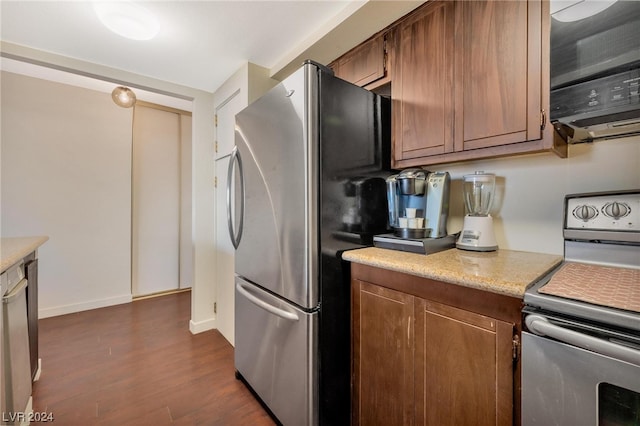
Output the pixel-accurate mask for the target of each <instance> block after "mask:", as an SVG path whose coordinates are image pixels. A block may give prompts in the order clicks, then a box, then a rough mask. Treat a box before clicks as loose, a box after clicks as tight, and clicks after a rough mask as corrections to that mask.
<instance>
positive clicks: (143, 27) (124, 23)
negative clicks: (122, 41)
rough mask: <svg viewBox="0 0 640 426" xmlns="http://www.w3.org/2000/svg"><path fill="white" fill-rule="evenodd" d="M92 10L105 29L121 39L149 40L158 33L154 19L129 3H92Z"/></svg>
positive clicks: (144, 9)
mask: <svg viewBox="0 0 640 426" xmlns="http://www.w3.org/2000/svg"><path fill="white" fill-rule="evenodd" d="M93 10H94V11H95V12H96V15H98V19H100V22H102V24H103V25H104V26H105V27H107V28H109V29H110V30H111V31H113V32H114V33H116V34H118V35H121V36H122V37H126V38H129V39H132V40H151V39H152V38H154V37H155V36H156V35H157V34H158V32H159V31H160V24H159V23H158V20H157V19H156V17H155V16H154V15H153V14H152V13H151V12H150V11H149V10H148V9H146V8H144V7H142V6H140V5H138V4H135V3H133V2H130V1H118V2H94V3H93Z"/></svg>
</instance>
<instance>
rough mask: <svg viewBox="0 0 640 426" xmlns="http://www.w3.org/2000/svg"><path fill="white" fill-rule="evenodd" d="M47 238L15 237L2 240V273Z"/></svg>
mask: <svg viewBox="0 0 640 426" xmlns="http://www.w3.org/2000/svg"><path fill="white" fill-rule="evenodd" d="M48 239H49V237H16V238H2V239H1V242H0V267H1V268H2V270H1V271H0V272H4V271H6V270H7V269H9V268H10V267H11V266H12V265H14V264H15V263H16V262H19V261H20V259H22V258H23V257H25V256H26V255H28V254H29V253H31V252H33V251H35V250H36V249H37V248H38V247H40V246H41V245H42V244H44V243H45V242H46V241H47V240H48Z"/></svg>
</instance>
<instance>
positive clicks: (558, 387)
mask: <svg viewBox="0 0 640 426" xmlns="http://www.w3.org/2000/svg"><path fill="white" fill-rule="evenodd" d="M534 319H535V321H533V320H534ZM525 322H526V324H527V327H528V328H529V330H531V332H526V331H525V332H523V333H522V425H523V426H533V425H541V426H548V425H584V426H587V425H593V426H596V425H597V426H614V425H616V426H617V425H632V424H633V425H637V424H640V344H639V343H638V342H636V341H634V340H635V338H634V337H633V336H629V335H625V334H624V333H613V334H610V333H609V331H610V330H602V329H598V328H597V327H593V326H588V327H587V329H586V330H585V333H582V332H580V331H577V328H578V327H576V324H575V323H573V322H571V321H569V322H568V323H567V324H559V322H562V321H557V319H556V318H554V319H549V318H545V317H541V316H539V315H527V317H526V319H525ZM536 322H538V324H537V326H536ZM565 326H568V328H567V327H565ZM534 332H535V333H537V334H542V335H537V334H534ZM543 335H544V336H543ZM549 336H554V338H549ZM627 337H631V339H630V340H629V339H627ZM561 340H564V341H561ZM567 342H569V343H567ZM578 346H582V347H578ZM585 348H589V349H585ZM623 359H624V360H623Z"/></svg>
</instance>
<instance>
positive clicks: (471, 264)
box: [342, 247, 563, 298]
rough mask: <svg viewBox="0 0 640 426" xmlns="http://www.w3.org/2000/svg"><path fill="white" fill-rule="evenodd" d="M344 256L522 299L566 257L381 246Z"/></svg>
mask: <svg viewBox="0 0 640 426" xmlns="http://www.w3.org/2000/svg"><path fill="white" fill-rule="evenodd" d="M342 258H343V259H345V260H348V261H350V262H355V263H361V264H364V265H369V266H375V267H379V268H384V269H389V270H392V271H397V272H404V273H406V274H411V275H417V276H420V277H424V278H430V279H434V280H438V281H443V282H448V283H452V284H458V285H462V286H465V287H472V288H476V289H480V290H486V291H491V292H494V293H499V294H505V295H507V296H515V297H519V298H522V296H523V295H524V292H525V290H526V289H527V288H528V287H529V286H530V285H531V284H533V283H534V282H536V281H537V280H538V279H539V278H541V277H542V276H544V275H545V274H546V273H547V272H549V271H550V270H551V269H553V268H554V267H556V266H557V265H559V264H560V263H561V262H562V260H563V258H562V256H559V255H553V254H544V253H532V252H525V251H514V250H503V249H500V250H497V251H493V252H473V251H465V250H458V249H455V248H454V249H449V250H445V251H441V252H438V253H432V254H429V255H424V254H416V253H408V252H404V251H397V250H389V249H382V248H378V247H367V248H363V249H359V250H351V251H347V252H345V253H344V254H343V255H342Z"/></svg>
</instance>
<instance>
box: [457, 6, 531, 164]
mask: <svg viewBox="0 0 640 426" xmlns="http://www.w3.org/2000/svg"><path fill="white" fill-rule="evenodd" d="M540 3H541V2H540V1H530V2H527V1H464V2H460V3H459V4H458V8H457V11H456V42H455V44H456V55H457V56H456V62H455V69H456V101H455V115H456V126H455V127H456V136H455V139H456V142H455V144H456V150H457V151H463V150H464V151H466V150H472V149H478V148H486V147H492V146H498V145H506V144H511V143H517V142H523V141H527V140H532V139H540V138H541V137H542V133H541V130H540V111H541V99H540V91H541V81H540V70H541V50H540V47H541V46H540V43H541V41H540V40H541V7H540V6H541V5H540Z"/></svg>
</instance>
